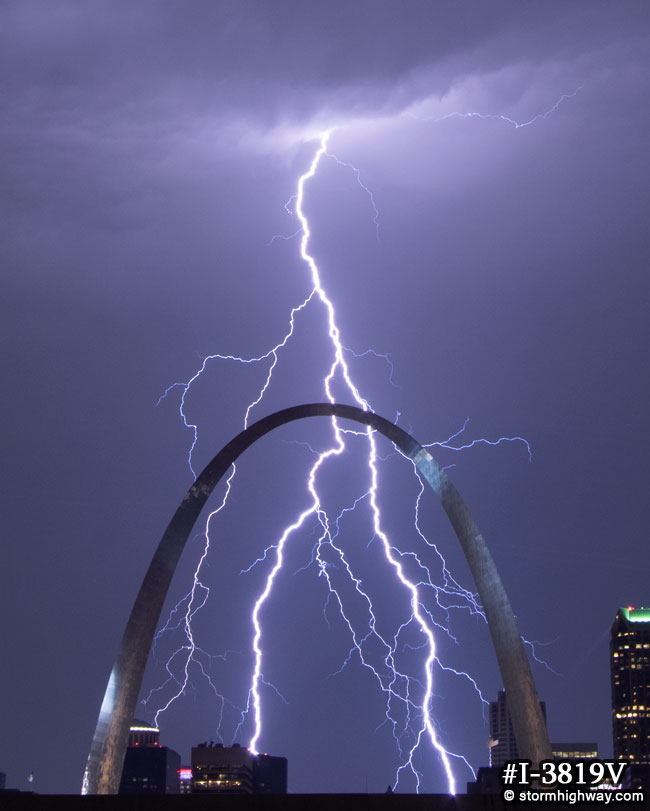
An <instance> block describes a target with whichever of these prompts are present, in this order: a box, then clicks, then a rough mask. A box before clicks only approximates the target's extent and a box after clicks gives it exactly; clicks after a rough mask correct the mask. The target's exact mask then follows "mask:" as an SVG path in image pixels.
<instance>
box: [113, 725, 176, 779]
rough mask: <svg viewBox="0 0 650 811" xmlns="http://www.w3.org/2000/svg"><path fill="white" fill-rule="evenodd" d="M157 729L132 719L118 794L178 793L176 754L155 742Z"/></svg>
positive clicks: (157, 734)
mask: <svg viewBox="0 0 650 811" xmlns="http://www.w3.org/2000/svg"><path fill="white" fill-rule="evenodd" d="M159 734H160V733H159V730H158V729H157V728H156V727H155V726H152V725H151V724H145V723H143V722H142V721H137V720H134V721H133V725H132V726H131V729H130V730H129V746H128V748H127V750H126V757H125V758H124V766H123V768H122V778H121V780H120V789H119V794H178V793H179V770H180V765H181V759H180V755H178V754H177V753H176V752H174V750H173V749H168V748H167V747H166V746H161V745H160V743H159V742H158V737H159Z"/></svg>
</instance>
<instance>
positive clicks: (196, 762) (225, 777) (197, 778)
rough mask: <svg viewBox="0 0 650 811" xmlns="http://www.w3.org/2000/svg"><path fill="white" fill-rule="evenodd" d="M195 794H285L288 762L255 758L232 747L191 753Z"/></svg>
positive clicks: (212, 747) (208, 747)
mask: <svg viewBox="0 0 650 811" xmlns="http://www.w3.org/2000/svg"><path fill="white" fill-rule="evenodd" d="M192 793H193V794H286V793H287V759H286V758H283V757H272V756H271V755H266V754H264V755H261V754H260V755H253V754H252V752H250V751H249V750H248V749H245V748H244V747H242V746H240V745H239V744H237V743H236V744H233V746H224V745H223V744H220V743H217V744H212V743H210V744H207V743H203V744H199V746H196V747H194V748H193V749H192Z"/></svg>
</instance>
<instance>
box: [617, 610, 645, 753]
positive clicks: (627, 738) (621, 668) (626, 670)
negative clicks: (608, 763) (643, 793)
mask: <svg viewBox="0 0 650 811" xmlns="http://www.w3.org/2000/svg"><path fill="white" fill-rule="evenodd" d="M610 653H611V658H610V664H611V674H612V727H613V735H614V757H615V758H617V759H619V760H629V761H631V763H633V764H642V765H650V609H649V608H633V607H632V606H628V607H627V608H619V610H618V612H617V614H616V618H615V619H614V624H613V625H612V632H611V636H610Z"/></svg>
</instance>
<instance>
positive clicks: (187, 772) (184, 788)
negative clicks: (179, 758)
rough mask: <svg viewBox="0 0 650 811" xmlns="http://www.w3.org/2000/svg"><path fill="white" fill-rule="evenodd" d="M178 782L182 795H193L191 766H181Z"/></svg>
mask: <svg viewBox="0 0 650 811" xmlns="http://www.w3.org/2000/svg"><path fill="white" fill-rule="evenodd" d="M178 780H179V783H180V786H179V788H180V793H181V794H191V793H192V769H191V768H190V767H189V766H181V768H180V769H179V770H178Z"/></svg>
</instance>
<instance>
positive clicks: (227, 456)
mask: <svg viewBox="0 0 650 811" xmlns="http://www.w3.org/2000/svg"><path fill="white" fill-rule="evenodd" d="M306 417H337V418H340V419H348V420H353V421H354V422H358V423H362V424H363V425H367V426H370V427H371V428H373V429H374V430H376V431H379V432H380V433H381V434H383V435H384V436H385V437H386V438H387V439H389V440H390V441H391V442H393V443H394V444H395V445H396V446H397V448H398V449H399V450H400V451H401V452H402V453H403V454H404V455H405V456H407V457H408V458H409V459H411V461H412V462H413V463H414V464H415V466H416V467H417V469H418V471H419V472H420V474H421V475H422V476H423V477H424V479H426V481H427V482H428V484H429V485H430V487H431V489H432V490H433V491H434V492H435V493H436V495H437V496H438V497H439V498H440V501H441V502H442V506H443V508H444V510H445V512H446V513H447V517H448V518H449V520H450V521H451V524H452V526H453V528H454V531H455V533H456V536H457V537H458V540H459V541H460V544H461V546H462V548H463V552H464V553H465V557H466V559H467V563H468V564H469V568H470V571H471V573H472V577H473V578H474V582H475V584H476V589H477V591H478V594H479V599H480V601H481V603H482V605H483V610H484V611H485V616H486V618H487V622H488V626H489V629H490V634H491V637H492V643H493V645H494V650H495V653H496V657H497V661H498V664H499V669H500V671H501V678H502V681H503V686H504V688H505V691H506V694H507V696H508V708H509V710H510V715H511V718H512V726H513V729H514V733H515V738H516V740H517V748H518V750H519V757H520V758H527V759H530V760H531V761H532V762H533V763H534V764H536V763H539V761H540V760H544V759H546V758H550V757H551V746H550V743H549V739H548V733H547V731H546V725H545V723H544V718H543V716H542V712H541V708H540V703H539V697H538V695H537V689H536V687H535V682H534V680H533V675H532V673H531V670H530V665H529V662H528V657H527V655H526V651H525V649H524V645H523V643H522V640H521V636H520V635H519V632H518V630H517V625H516V623H515V618H514V615H513V613H512V608H511V607H510V602H509V601H508V597H507V595H506V592H505V589H504V587H503V584H502V582H501V578H500V577H499V573H498V572H497V568H496V565H495V563H494V560H493V559H492V555H491V554H490V551H489V550H488V548H487V544H486V543H485V540H484V539H483V536H482V535H481V533H480V532H479V529H478V527H477V526H476V524H475V523H474V519H473V518H472V516H471V515H470V512H469V510H468V509H467V506H466V505H465V502H464V501H463V500H462V498H461V497H460V494H459V492H458V490H456V488H455V487H454V485H453V484H452V483H451V482H450V480H449V478H448V477H447V475H446V473H445V472H444V471H443V470H442V469H441V468H440V466H439V465H438V463H437V462H436V461H435V459H434V458H433V457H432V456H431V454H430V453H429V452H428V451H427V450H426V448H423V447H422V445H420V443H419V442H417V441H416V440H415V439H413V437H411V436H410V435H409V434H407V433H406V431H403V430H402V429H401V428H399V427H398V426H396V425H393V423H391V422H389V421H388V420H386V419H384V418H383V417H380V416H378V415H377V414H373V413H372V412H371V411H362V410H361V409H360V408H356V407H354V406H349V405H340V404H338V403H336V404H335V403H312V404H309V405H299V406H292V407H291V408H285V409H283V410H282V411H277V412H276V413H275V414H270V415H269V416H267V417H264V418H263V419H261V420H259V421H258V422H256V423H254V424H253V425H251V426H250V427H248V428H247V429H246V430H244V431H242V432H241V433H240V434H238V435H237V436H236V437H235V438H234V439H233V440H231V441H230V442H229V443H228V444H227V445H226V446H225V447H224V448H223V449H222V450H221V451H219V453H218V454H217V455H216V456H215V457H214V459H213V460H212V461H211V462H210V463H209V464H208V465H207V467H206V468H205V469H204V470H203V472H202V473H201V474H200V475H199V476H198V477H197V479H196V481H195V482H194V484H193V485H192V486H191V487H190V489H189V490H188V491H187V493H186V494H185V496H184V498H183V500H182V501H181V503H180V505H179V507H178V509H177V510H176V512H175V513H174V516H173V518H172V520H171V522H170V523H169V526H168V527H167V529H166V531H165V533H164V535H163V537H162V539H161V541H160V544H159V545H158V549H157V550H156V552H155V554H154V556H153V559H152V561H151V564H150V565H149V568H148V570H147V573H146V575H145V577H144V580H143V581H142V585H141V587H140V591H139V592H138V596H137V597H136V600H135V604H134V606H133V610H132V611H131V616H130V617H129V620H128V622H127V624H126V629H125V631H124V636H123V637H122V643H121V645H120V649H119V652H118V655H117V659H116V660H115V664H114V665H113V670H112V671H111V675H110V678H109V680H108V685H107V687H106V692H105V694H104V700H103V702H102V706H101V709H100V712H99V719H98V721H97V726H96V728H95V734H94V737H93V742H92V745H91V748H90V753H89V755H88V762H87V765H86V770H85V772H84V779H83V787H82V793H83V794H117V791H118V789H119V784H120V777H121V773H122V766H123V764H124V757H125V754H126V748H127V744H128V736H129V727H130V726H131V723H132V721H133V715H134V713H135V708H136V704H137V700H138V695H139V693H140V687H141V684H142V678H143V676H144V671H145V666H146V664H147V659H148V657H149V651H150V648H151V644H152V640H153V636H154V633H155V631H156V627H157V625H158V621H159V619H160V613H161V611H162V607H163V603H164V602H165V598H166V597H167V591H168V589H169V586H170V583H171V580H172V577H173V574H174V571H175V569H176V564H177V563H178V560H179V558H180V555H181V553H182V551H183V549H184V547H185V544H186V542H187V540H188V538H189V537H190V534H191V532H192V528H193V527H194V524H195V522H196V520H197V518H198V517H199V513H200V512H201V510H202V509H203V506H204V505H205V503H206V501H207V499H208V497H209V496H210V494H211V493H212V491H213V490H214V488H215V487H216V485H217V484H218V483H219V481H220V479H221V478H222V476H223V475H224V474H225V473H226V472H227V470H228V469H229V468H230V466H231V465H232V464H233V462H235V461H236V460H237V459H238V458H239V456H240V455H241V454H242V453H243V452H244V451H245V450H246V449H247V448H248V447H250V446H251V445H252V444H253V443H254V442H256V441H257V440H258V439H260V438H261V437H262V436H264V435H265V434H267V433H269V431H272V430H273V429H274V428H278V427H279V426H281V425H285V424H286V423H289V422H293V421H294V420H300V419H304V418H306Z"/></svg>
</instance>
